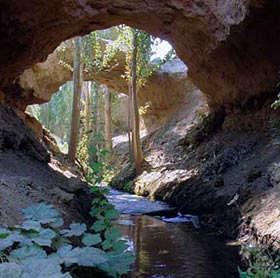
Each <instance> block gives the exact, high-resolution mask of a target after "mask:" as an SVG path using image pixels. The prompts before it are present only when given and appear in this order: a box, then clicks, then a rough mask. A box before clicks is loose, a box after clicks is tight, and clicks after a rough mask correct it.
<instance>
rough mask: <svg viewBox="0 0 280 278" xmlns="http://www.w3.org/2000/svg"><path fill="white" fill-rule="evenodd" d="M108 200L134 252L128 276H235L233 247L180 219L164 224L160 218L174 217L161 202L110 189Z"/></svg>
mask: <svg viewBox="0 0 280 278" xmlns="http://www.w3.org/2000/svg"><path fill="white" fill-rule="evenodd" d="M108 199H109V200H110V202H111V203H113V204H114V205H115V206H116V208H117V209H118V210H119V211H120V212H121V213H122V215H121V217H120V219H119V220H118V222H117V225H118V226H119V228H120V230H121V233H122V236H123V237H124V238H126V239H128V240H129V242H130V248H131V249H132V250H133V251H134V253H135V257H136V261H135V264H134V266H133V268H132V271H131V273H130V274H129V276H128V277H130V278H138V277H139V278H140V277H141V278H144V277H152V278H173V277H174V278H175V277H176V278H177V277H178V278H181V277H182V278H192V277H193V278H212V277H213V278H219V277H221V278H224V277H227V278H231V277H232V278H233V277H239V275H238V271H237V265H238V263H239V257H238V249H237V247H235V246H233V245H231V244H228V243H226V242H225V241H223V240H221V239H218V238H217V237H215V236H214V235H211V233H209V232H208V231H204V229H198V228H195V227H194V225H193V223H192V222H184V221H185V220H186V218H184V217H182V222H174V223H170V222H166V221H164V220H166V218H165V217H164V215H166V217H168V218H169V217H171V215H172V214H174V210H172V208H170V207H168V206H167V205H166V204H165V203H162V202H153V201H149V200H147V199H145V198H143V197H139V196H136V195H132V194H127V193H122V192H120V191H117V190H111V191H110V194H109V195H108ZM148 214H152V215H153V216H151V215H148ZM156 215H158V216H156ZM168 218H167V219H168ZM179 218H180V217H179ZM179 221H180V219H179Z"/></svg>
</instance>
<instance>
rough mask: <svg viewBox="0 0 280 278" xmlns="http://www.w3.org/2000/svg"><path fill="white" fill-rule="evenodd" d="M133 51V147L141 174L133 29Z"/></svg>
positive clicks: (137, 170)
mask: <svg viewBox="0 0 280 278" xmlns="http://www.w3.org/2000/svg"><path fill="white" fill-rule="evenodd" d="M132 32H133V40H132V44H133V45H132V46H133V52H132V63H131V72H132V74H131V76H132V113H133V130H132V131H133V132H132V134H133V149H134V159H135V167H136V174H137V175H139V174H141V172H142V164H143V152H142V147H141V140H140V123H139V122H140V117H139V107H138V100H137V47H138V45H137V34H136V31H135V30H133V31H132Z"/></svg>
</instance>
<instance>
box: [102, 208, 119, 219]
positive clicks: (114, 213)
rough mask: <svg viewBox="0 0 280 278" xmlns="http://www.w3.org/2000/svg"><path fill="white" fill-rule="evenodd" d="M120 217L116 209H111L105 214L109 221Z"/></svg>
mask: <svg viewBox="0 0 280 278" xmlns="http://www.w3.org/2000/svg"><path fill="white" fill-rule="evenodd" d="M119 216H120V213H119V212H118V211H117V210H116V209H115V208H111V209H108V210H107V211H106V212H105V218H106V219H109V220H116V219H118V218H119Z"/></svg>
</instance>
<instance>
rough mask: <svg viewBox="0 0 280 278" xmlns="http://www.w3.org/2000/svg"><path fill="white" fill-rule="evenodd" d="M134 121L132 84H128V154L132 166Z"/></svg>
mask: <svg viewBox="0 0 280 278" xmlns="http://www.w3.org/2000/svg"><path fill="white" fill-rule="evenodd" d="M131 125H132V121H131V84H130V82H129V84H128V96H127V136H128V153H129V161H130V163H131V164H132V163H133V161H134V157H133V148H132V146H133V144H132V134H131V133H132V127H131Z"/></svg>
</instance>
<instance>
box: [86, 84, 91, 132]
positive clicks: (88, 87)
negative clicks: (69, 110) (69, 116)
mask: <svg viewBox="0 0 280 278" xmlns="http://www.w3.org/2000/svg"><path fill="white" fill-rule="evenodd" d="M90 90H91V82H90V81H88V82H86V84H85V106H86V107H85V132H86V134H87V135H89V134H88V133H89V128H90V116H91V115H90V114H91V113H90Z"/></svg>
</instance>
